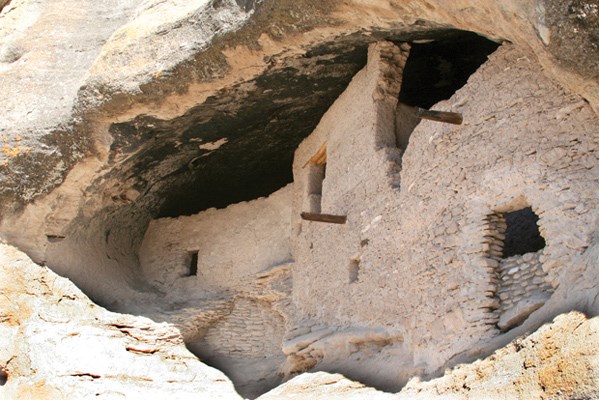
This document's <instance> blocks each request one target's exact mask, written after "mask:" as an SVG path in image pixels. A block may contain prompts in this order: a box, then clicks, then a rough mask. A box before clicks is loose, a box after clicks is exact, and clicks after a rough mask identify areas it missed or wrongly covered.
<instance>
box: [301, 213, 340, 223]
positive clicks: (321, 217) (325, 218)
mask: <svg viewBox="0 0 599 400" xmlns="http://www.w3.org/2000/svg"><path fill="white" fill-rule="evenodd" d="M300 215H301V216H302V219H305V220H307V221H316V222H327V223H329V224H345V222H346V221H347V217H346V216H345V215H331V214H314V213H309V212H303V213H301V214H300Z"/></svg>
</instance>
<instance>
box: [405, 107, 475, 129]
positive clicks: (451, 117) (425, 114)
mask: <svg viewBox="0 0 599 400" xmlns="http://www.w3.org/2000/svg"><path fill="white" fill-rule="evenodd" d="M414 115H415V116H416V117H418V118H421V119H428V120H430V121H437V122H446V123H448V124H454V125H461V124H462V122H463V120H464V119H463V117H462V114H460V113H455V112H449V111H435V110H425V109H424V108H420V107H417V108H416V112H415V113H414Z"/></svg>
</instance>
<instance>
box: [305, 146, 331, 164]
mask: <svg viewBox="0 0 599 400" xmlns="http://www.w3.org/2000/svg"><path fill="white" fill-rule="evenodd" d="M326 162H327V144H326V143H325V144H323V145H322V146H320V149H318V151H317V152H316V153H314V155H313V156H312V157H310V159H309V160H308V161H306V163H305V164H304V166H303V167H302V168H306V166H307V165H308V164H314V165H322V164H324V163H326Z"/></svg>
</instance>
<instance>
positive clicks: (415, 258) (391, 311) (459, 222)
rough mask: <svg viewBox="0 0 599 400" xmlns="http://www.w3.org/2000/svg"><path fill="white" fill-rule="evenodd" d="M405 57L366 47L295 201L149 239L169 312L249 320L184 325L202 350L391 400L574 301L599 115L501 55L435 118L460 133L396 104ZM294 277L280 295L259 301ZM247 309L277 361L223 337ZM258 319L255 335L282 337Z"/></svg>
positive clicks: (200, 218) (266, 202)
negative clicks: (457, 117)
mask: <svg viewBox="0 0 599 400" xmlns="http://www.w3.org/2000/svg"><path fill="white" fill-rule="evenodd" d="M409 52H410V49H409V46H407V45H405V44H404V45H397V44H394V43H391V42H379V43H376V44H373V45H371V46H370V48H369V54H368V63H367V66H366V67H365V68H364V69H363V70H361V71H360V72H359V73H358V74H357V75H356V76H355V77H354V78H353V80H352V82H351V83H350V85H349V86H348V87H347V89H346V90H345V92H344V93H343V94H342V95H341V96H340V97H339V98H338V99H337V100H336V101H335V103H334V104H333V105H332V106H331V108H330V109H329V110H328V112H327V113H326V114H325V115H324V116H323V118H322V119H321V121H320V123H319V125H318V127H317V128H316V129H315V131H314V132H313V133H312V134H311V135H310V136H309V137H308V138H307V139H306V140H304V141H303V142H302V144H301V145H300V146H299V148H298V149H297V151H296V153H295V160H294V164H293V175H294V182H293V184H291V185H290V186H289V187H287V188H284V189H282V190H281V191H279V192H276V193H274V194H273V195H271V196H270V197H269V198H267V199H258V200H254V201H251V202H248V203H245V204H240V205H233V206H230V207H229V208H227V209H224V210H213V209H212V210H207V211H204V212H201V213H199V214H197V215H195V216H191V217H179V218H177V219H163V220H155V221H153V222H152V223H151V225H150V228H149V230H148V232H147V233H146V237H145V239H144V244H143V245H142V248H141V251H140V260H141V266H142V270H143V272H144V274H145V275H146V277H148V279H149V281H150V282H152V284H154V285H156V287H157V288H158V289H159V290H163V291H165V292H168V294H166V298H168V299H169V301H170V302H171V303H173V304H175V303H176V298H177V297H178V296H179V295H181V294H183V293H185V296H187V298H188V299H190V298H193V299H195V301H196V303H197V307H198V308H201V304H202V302H208V301H213V300H214V299H215V298H219V299H221V300H223V301H230V302H232V303H233V304H236V305H235V306H231V307H229V308H226V310H228V311H223V312H222V313H221V314H219V316H218V318H217V317H215V318H213V319H212V320H211V321H212V322H210V323H209V324H208V323H204V324H197V325H196V326H195V328H193V324H191V326H192V328H189V326H190V324H189V323H186V322H182V325H185V324H187V325H186V326H187V328H186V329H187V332H188V337H191V336H194V335H195V337H202V338H203V339H201V340H200V339H198V340H199V341H198V342H197V343H200V342H201V343H204V344H205V345H206V346H207V347H210V346H212V347H214V348H216V350H214V351H217V352H218V351H219V350H218V348H219V346H220V347H221V348H222V349H224V350H222V351H229V350H230V351H229V353H236V354H238V355H239V359H240V360H241V359H242V358H243V356H244V355H245V356H249V355H252V354H254V353H255V350H256V349H262V350H261V351H263V352H265V353H269V354H268V357H265V358H269V360H270V362H271V367H272V368H270V370H269V371H270V373H272V374H280V376H285V375H287V376H289V375H292V374H294V373H296V372H303V371H305V370H319V369H322V370H334V371H336V372H343V373H345V374H346V375H348V376H350V377H351V378H354V379H359V380H362V381H364V382H367V383H369V384H375V385H377V386H378V387H380V388H383V389H389V390H392V389H397V388H398V387H400V386H401V385H403V384H404V383H405V381H406V379H407V377H409V376H412V375H414V374H421V375H423V376H426V375H431V374H434V373H435V372H437V371H439V370H442V369H443V368H444V367H446V366H448V365H449V364H451V362H453V361H455V360H456V359H459V357H465V358H475V357H476V356H477V355H479V354H480V353H481V352H484V351H485V349H488V347H486V346H488V345H489V343H493V341H494V340H503V339H502V338H505V340H507V339H509V338H511V337H513V335H516V334H518V333H519V332H521V330H518V328H517V327H519V326H520V327H521V329H530V328H531V327H532V325H526V321H527V320H528V321H531V322H530V324H533V325H534V324H537V325H538V324H539V323H541V322H543V321H545V320H548V319H549V318H551V317H552V316H553V315H554V313H555V312H556V310H558V309H559V308H560V307H562V306H564V304H566V303H567V302H568V300H567V290H575V288H574V287H571V284H572V282H573V281H572V274H574V273H575V271H576V266H577V265H578V263H580V260H581V257H582V254H583V253H584V251H585V249H586V248H587V247H588V246H589V244H590V242H591V238H592V235H593V234H594V232H595V231H596V229H597V220H598V215H599V214H598V211H597V210H598V209H599V207H598V206H599V193H598V192H597V190H596V187H597V182H598V181H599V152H598V151H597V148H598V145H599V132H598V130H597V127H598V126H599V121H598V120H597V117H596V115H595V114H594V113H593V112H592V110H591V108H590V107H589V106H588V104H586V103H585V102H584V101H583V100H582V99H581V98H579V97H577V96H575V95H573V94H570V93H568V92H567V91H566V90H564V89H563V88H561V87H560V86H558V85H557V84H556V83H555V82H554V81H552V80H550V79H549V78H547V77H546V76H545V75H544V74H543V72H542V71H540V70H539V68H538V63H536V62H535V60H534V56H533V55H532V54H529V53H523V52H522V51H521V50H517V49H515V48H513V47H512V46H511V45H509V44H505V45H503V46H501V47H500V48H499V49H498V50H497V51H496V52H495V53H493V54H492V55H491V56H490V57H489V61H487V62H486V63H485V64H484V65H482V66H481V67H480V69H479V70H478V71H477V72H476V73H475V74H473V75H472V76H471V77H470V79H469V81H468V83H467V84H466V86H464V87H463V88H462V89H460V90H458V91H457V92H456V93H455V94H454V95H453V96H452V97H451V98H450V99H449V100H447V101H443V102H440V103H438V104H436V105H435V106H434V109H436V110H444V111H452V112H458V113H461V114H462V115H463V119H464V122H463V123H462V124H461V125H450V124H443V123H439V122H433V121H422V122H419V121H418V120H417V119H415V117H414V115H413V108H411V107H409V106H406V105H404V104H400V103H399V102H398V98H399V95H400V90H401V83H402V76H403V75H402V74H403V68H404V66H405V63H406V59H407V58H408V56H409ZM319 152H320V155H321V157H320V158H319V162H311V161H310V160H314V157H313V156H314V155H315V154H317V153H319ZM323 152H324V157H323V156H322V155H323ZM237 211H239V213H237ZM302 212H310V213H316V214H332V215H338V216H344V217H346V223H344V224H329V223H322V222H315V221H307V220H303V219H302V218H301V217H300V215H301V213H302ZM234 214H235V215H236V216H235V217H232V216H233V215H234ZM196 251H199V252H198V253H197V254H198V256H197V260H199V261H196V262H197V274H194V276H193V277H190V276H189V275H190V273H189V271H190V266H189V263H190V262H191V261H190V260H192V259H193V260H196V259H195V258H193V257H195V256H193V254H192V253H193V252H196ZM281 265H285V268H284V271H283V272H281V273H282V274H283V275H284V276H283V278H281V279H282V280H283V281H285V282H286V284H284V285H283V284H281V285H280V287H279V290H278V291H277V293H278V294H279V295H278V297H277V296H274V297H273V296H272V293H274V292H272V291H271V292H269V293H271V295H269V296H270V297H269V296H267V300H266V301H262V302H260V303H256V302H254V303H251V302H250V303H248V301H249V300H248V296H250V297H252V296H253V298H254V300H252V301H255V300H256V299H257V298H259V297H260V296H263V295H264V293H263V292H261V291H260V290H263V289H257V287H258V286H256V282H259V281H260V279H264V276H267V275H269V274H270V271H273V267H274V268H278V267H279V266H281ZM191 269H192V270H193V267H191ZM279 272H280V271H279ZM279 283H280V282H279ZM182 287H183V288H184V289H179V288H182ZM273 290H274V289H273ZM243 293H245V294H243ZM248 293H249V294H248ZM241 294H243V295H241ZM248 304H253V305H255V304H260V306H259V308H258V309H260V310H263V311H260V312H254V311H252V313H251V314H252V316H256V315H265V317H264V318H270V320H272V321H277V322H276V328H272V329H271V328H268V329H266V328H265V329H262V330H260V329H258V330H256V335H254V336H252V337H253V338H254V339H256V338H258V339H260V340H263V341H264V342H269V344H268V345H260V346H258V345H251V346H248V345H247V343H246V344H244V343H239V344H236V343H235V342H236V341H240V342H244V341H247V340H250V339H248V337H249V336H248V335H243V334H234V335H230V334H229V335H228V336H227V332H229V331H235V330H234V326H236V325H235V323H234V320H235V313H234V312H233V311H231V310H235V309H236V308H235V307H239V309H247V308H248V307H249V306H248ZM237 305H238V306H237ZM253 305H252V307H254V306H253ZM260 307H261V308H260ZM250 308H251V307H250ZM265 310H266V311H265ZM268 310H270V311H268ZM272 310H276V316H274V317H273V315H272V314H269V313H270V312H271V311H272ZM173 313H175V314H176V310H175V311H173ZM533 317H534V318H533ZM189 318H192V317H189ZM260 318H262V317H257V319H256V318H254V319H255V320H256V321H255V324H253V325H252V326H254V325H255V326H263V327H264V326H266V325H268V324H266V325H265V324H263V323H262V322H261V321H262V320H261V319H260ZM254 319H252V318H243V320H244V321H250V322H251V321H254ZM270 320H269V321H270ZM215 321H220V322H215ZM532 321H536V322H534V323H533V322H532ZM522 324H524V325H522ZM252 326H250V327H247V329H248V330H249V331H251V330H252V329H253V328H252ZM211 327H212V328H211ZM242 328H243V327H242ZM194 329H195V330H194ZM210 329H213V330H212V331H210ZM214 329H216V330H214ZM235 329H236V328H235ZM242 330H243V329H242ZM206 332H208V333H206ZM265 332H266V333H265ZM510 335H511V336H510ZM215 337H226V338H227V344H226V346H225V345H224V344H222V343H221V344H219V343H217V342H218V341H216V340H215V339H214V338H215ZM254 339H251V340H254ZM273 343H276V345H274V346H273V345H272V344H273ZM231 346H232V347H231ZM225 347H226V348H225ZM229 347H231V348H230V349H229ZM278 349H280V351H279V350H278ZM271 356H272V357H271ZM252 357H253V356H252ZM249 365H250V364H245V367H240V366H239V364H237V368H242V369H243V368H250V367H249ZM365 366H366V367H365Z"/></svg>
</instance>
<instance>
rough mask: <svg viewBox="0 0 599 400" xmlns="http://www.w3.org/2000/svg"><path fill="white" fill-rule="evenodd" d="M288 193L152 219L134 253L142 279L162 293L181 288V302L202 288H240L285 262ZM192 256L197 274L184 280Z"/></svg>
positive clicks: (287, 230) (289, 193)
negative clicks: (192, 212) (219, 207)
mask: <svg viewBox="0 0 599 400" xmlns="http://www.w3.org/2000/svg"><path fill="white" fill-rule="evenodd" d="M290 195H291V187H286V188H283V189H281V190H279V191H277V192H275V193H273V194H272V195H271V196H269V197H267V198H261V199H257V200H253V201H250V202H247V203H239V204H235V205H232V206H229V207H227V208H226V209H222V210H217V209H209V210H206V211H203V212H201V213H199V214H196V215H191V216H183V217H179V218H162V219H157V220H153V221H152V222H151V223H150V225H149V227H148V230H147V231H146V234H145V237H144V241H143V243H142V246H141V249H140V253H139V256H140V262H141V268H142V271H143V273H144V275H145V277H146V278H147V279H148V280H149V281H150V283H152V284H153V285H156V286H157V287H159V288H162V289H166V288H169V289H170V290H171V291H175V292H176V293H178V291H180V290H186V291H188V295H185V296H183V298H189V297H194V295H193V293H194V292H195V295H196V296H197V295H199V294H200V293H201V291H202V290H205V289H207V288H213V289H215V290H224V289H227V288H233V287H237V286H243V282H244V281H252V280H253V279H254V275H255V274H256V273H257V272H259V271H261V270H264V269H266V268H269V267H272V266H274V265H277V264H281V263H283V262H285V261H288V260H289V259H290V257H291V256H290V244H289V232H290V225H289V220H290V219H289V215H290V212H291V207H290V203H291V196H290ZM192 252H197V253H198V262H197V276H187V275H188V273H189V264H190V262H191V256H190V254H191V253H192ZM189 294H191V296H189ZM180 295H181V294H180V293H179V294H178V295H173V298H177V296H180ZM180 299H181V298H180V297H179V300H180Z"/></svg>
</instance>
